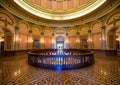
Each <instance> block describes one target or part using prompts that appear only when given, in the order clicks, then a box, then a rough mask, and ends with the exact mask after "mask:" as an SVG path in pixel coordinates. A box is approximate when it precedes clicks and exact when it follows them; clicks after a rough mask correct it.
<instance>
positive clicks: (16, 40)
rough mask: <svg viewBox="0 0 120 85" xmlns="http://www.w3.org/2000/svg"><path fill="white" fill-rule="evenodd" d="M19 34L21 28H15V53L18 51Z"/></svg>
mask: <svg viewBox="0 0 120 85" xmlns="http://www.w3.org/2000/svg"><path fill="white" fill-rule="evenodd" d="M18 33H19V27H15V47H14V49H15V51H16V50H18Z"/></svg>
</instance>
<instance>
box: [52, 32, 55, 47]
mask: <svg viewBox="0 0 120 85" xmlns="http://www.w3.org/2000/svg"><path fill="white" fill-rule="evenodd" d="M54 35H55V34H54V33H52V49H55V36H54Z"/></svg>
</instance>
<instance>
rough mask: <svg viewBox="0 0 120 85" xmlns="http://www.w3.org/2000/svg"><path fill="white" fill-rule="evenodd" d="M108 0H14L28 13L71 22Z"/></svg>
mask: <svg viewBox="0 0 120 85" xmlns="http://www.w3.org/2000/svg"><path fill="white" fill-rule="evenodd" d="M105 1H106V0H14V2H16V3H17V4H18V5H19V6H21V7H22V8H23V9H25V10H26V11H28V12H30V13H32V14H34V15H36V16H39V17H42V18H45V19H51V20H69V19H74V18H78V17H81V16H83V15H86V14H88V13H90V12H92V11H93V10H95V9H97V8H98V7H99V6H101V5H102V4H103V3H104V2H105Z"/></svg>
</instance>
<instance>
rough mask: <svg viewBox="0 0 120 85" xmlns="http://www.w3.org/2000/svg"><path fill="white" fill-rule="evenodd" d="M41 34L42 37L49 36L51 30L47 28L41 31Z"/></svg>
mask: <svg viewBox="0 0 120 85" xmlns="http://www.w3.org/2000/svg"><path fill="white" fill-rule="evenodd" d="M43 32H44V36H51V35H52V33H51V28H49V27H45V28H44V29H43Z"/></svg>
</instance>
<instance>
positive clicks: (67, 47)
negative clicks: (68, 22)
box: [63, 27, 69, 49]
mask: <svg viewBox="0 0 120 85" xmlns="http://www.w3.org/2000/svg"><path fill="white" fill-rule="evenodd" d="M63 28H64V29H65V30H66V38H65V45H64V47H65V49H69V39H68V38H69V36H68V29H69V27H63Z"/></svg>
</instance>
